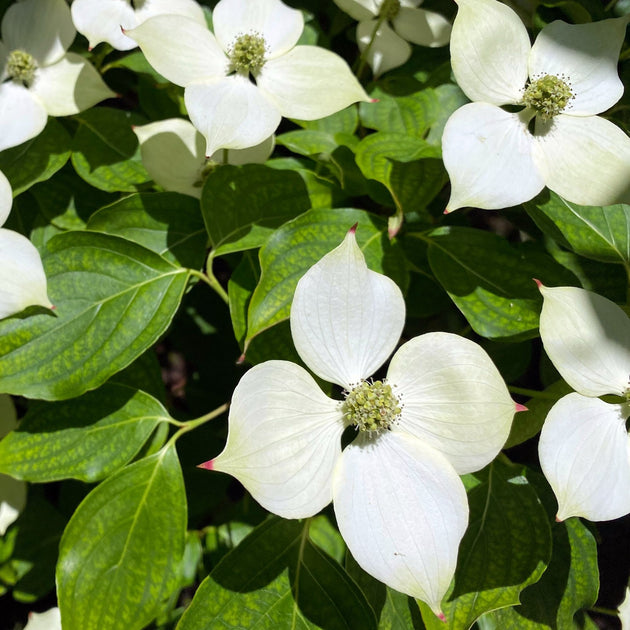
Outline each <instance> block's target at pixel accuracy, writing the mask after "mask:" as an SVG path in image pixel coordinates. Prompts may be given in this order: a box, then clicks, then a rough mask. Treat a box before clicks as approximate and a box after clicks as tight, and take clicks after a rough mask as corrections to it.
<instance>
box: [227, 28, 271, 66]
mask: <svg viewBox="0 0 630 630" xmlns="http://www.w3.org/2000/svg"><path fill="white" fill-rule="evenodd" d="M266 52H267V45H266V44H265V39H264V38H263V36H262V35H259V34H258V33H248V34H246V35H240V36H239V37H237V38H236V41H235V42H234V44H232V46H231V48H230V50H229V51H228V58H229V60H230V64H231V67H232V69H233V70H235V71H236V72H238V73H239V74H244V75H248V74H250V73H251V74H256V73H258V72H260V69H261V68H262V67H263V66H264V65H265V53H266Z"/></svg>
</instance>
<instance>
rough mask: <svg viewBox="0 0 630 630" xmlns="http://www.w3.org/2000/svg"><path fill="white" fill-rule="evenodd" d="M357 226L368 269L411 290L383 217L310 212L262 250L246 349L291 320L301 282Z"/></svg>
mask: <svg viewBox="0 0 630 630" xmlns="http://www.w3.org/2000/svg"><path fill="white" fill-rule="evenodd" d="M355 223H358V224H359V227H358V229H357V241H358V243H359V246H360V247H361V250H362V251H363V253H364V255H365V259H366V261H367V264H368V266H369V267H370V268H371V269H373V270H374V271H378V272H380V273H385V274H387V275H388V276H390V277H391V278H392V279H393V280H395V281H396V282H397V283H398V285H399V286H400V287H401V288H402V290H403V291H405V290H406V288H407V285H408V282H409V275H408V272H407V268H406V263H405V259H404V255H403V253H402V251H401V250H400V248H399V246H398V245H396V244H394V245H392V244H391V243H390V241H389V239H388V238H387V227H386V225H385V223H384V221H383V220H382V219H380V218H379V217H375V216H374V215H371V214H368V213H367V212H364V211H363V210H355V209H353V208H334V209H329V210H310V211H309V212H306V213H304V214H303V215H301V216H299V217H298V218H297V219H294V220H293V221H290V222H288V223H286V224H285V225H283V226H282V227H281V228H279V229H278V230H276V231H275V232H274V234H273V236H271V238H270V239H269V240H268V241H267V243H265V245H264V247H263V248H262V249H261V250H260V263H261V269H262V275H261V278H260V282H259V283H258V286H257V287H256V289H255V291H254V293H253V295H252V298H251V301H250V304H249V311H248V330H247V339H246V342H245V344H246V346H247V345H248V344H249V343H250V342H251V340H252V339H253V338H254V337H255V336H256V335H258V334H259V333H261V332H262V331H263V330H266V329H267V328H270V327H271V326H274V325H275V324H278V323H280V322H282V321H284V320H286V319H288V317H289V311H290V308H291V302H292V300H293V293H294V292H295V287H296V286H297V282H298V280H299V279H300V278H301V277H302V276H303V275H304V273H305V272H306V271H307V270H308V269H309V268H310V267H311V266H312V265H314V264H315V263H316V262H317V261H318V260H319V259H320V258H322V257H323V256H324V255H325V254H327V253H328V252H329V251H331V250H333V249H334V248H335V247H337V245H339V243H341V241H342V240H343V238H344V236H345V235H346V232H347V231H348V230H349V229H350V228H351V227H352V226H353V225H354V224H355Z"/></svg>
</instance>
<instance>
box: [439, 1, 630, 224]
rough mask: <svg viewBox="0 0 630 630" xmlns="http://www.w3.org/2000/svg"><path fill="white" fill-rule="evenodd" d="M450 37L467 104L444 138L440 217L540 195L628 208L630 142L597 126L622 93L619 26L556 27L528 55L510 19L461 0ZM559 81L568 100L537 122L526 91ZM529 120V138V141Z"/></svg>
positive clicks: (492, 5)
mask: <svg viewBox="0 0 630 630" xmlns="http://www.w3.org/2000/svg"><path fill="white" fill-rule="evenodd" d="M458 5H459V10H458V14H457V17H456V18H455V23H454V25H453V33H452V36H451V62H452V66H453V72H454V74H455V77H456V79H457V82H458V84H459V85H460V87H461V88H462V90H463V91H464V92H465V93H466V95H467V96H468V97H469V98H470V99H471V100H472V101H474V102H473V103H469V104H467V105H464V106H463V107H461V108H459V109H458V110H457V111H456V112H455V113H454V114H453V115H452V116H451V117H450V119H449V120H448V122H447V124H446V127H445V129H444V136H443V139H442V149H443V155H444V164H445V166H446V169H447V171H448V173H449V176H450V179H451V187H452V192H451V198H450V201H449V203H448V206H447V211H451V210H456V209H457V208H461V207H463V206H474V207H478V208H485V209H499V208H505V207H509V206H513V205H517V204H519V203H522V202H524V201H527V200H529V199H531V198H532V197H534V196H535V195H536V194H538V193H539V192H540V191H541V190H542V189H543V188H544V187H545V186H547V187H549V188H550V189H551V190H554V191H555V192H557V193H558V194H559V195H561V196H562V197H564V198H565V199H568V200H569V201H572V202H574V203H577V204H582V205H610V204H613V203H618V202H620V201H628V200H630V184H629V183H628V182H630V138H628V137H627V136H626V134H625V133H624V132H623V131H622V130H621V129H620V128H619V127H617V126H616V125H614V124H613V123H611V122H609V121H607V120H605V119H604V118H601V117H599V116H597V114H600V113H601V112H603V111H605V110H607V109H608V108H610V107H611V106H612V105H614V104H615V103H616V102H617V101H618V100H619V98H620V97H621V95H622V93H623V84H622V82H621V81H620V79H619V77H618V75H617V59H618V56H619V50H620V48H621V44H622V42H623V39H624V34H625V30H626V25H627V23H628V19H627V18H618V19H610V20H603V21H601V22H594V23H589V24H577V25H570V24H566V23H564V22H561V21H555V22H552V23H551V24H549V25H547V26H546V27H545V28H544V29H543V30H542V31H541V32H540V34H539V35H538V37H537V39H536V42H535V43H534V45H533V46H531V45H530V42H529V36H528V34H527V30H526V29H525V27H524V25H523V24H522V22H521V21H520V19H519V18H518V16H517V15H516V14H515V13H514V12H513V11H512V10H511V9H509V8H508V7H507V6H505V5H503V4H501V3H500V2H497V1H496V0H459V1H458ZM547 75H549V76H553V77H556V78H559V79H561V80H563V81H564V82H565V83H566V84H567V85H568V86H569V88H570V90H571V92H572V95H573V96H572V98H571V99H570V100H569V102H568V103H567V105H566V106H565V107H564V108H563V109H562V111H561V112H560V113H558V114H557V115H554V116H553V117H551V118H549V119H547V120H544V119H543V117H542V116H540V115H536V111H535V110H534V109H532V108H529V107H527V108H525V109H523V110H522V111H520V112H509V111H505V110H504V109H502V108H501V106H502V105H523V107H525V106H524V104H523V93H524V90H525V87H526V85H527V83H528V81H534V80H536V79H540V78H542V77H545V76H547ZM534 117H535V121H534V123H533V124H534V131H533V132H531V131H530V127H531V121H532V118H534Z"/></svg>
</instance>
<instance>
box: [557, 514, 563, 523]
mask: <svg viewBox="0 0 630 630" xmlns="http://www.w3.org/2000/svg"><path fill="white" fill-rule="evenodd" d="M556 523H562V519H561V518H560V517H559V516H558V515H557V514H556Z"/></svg>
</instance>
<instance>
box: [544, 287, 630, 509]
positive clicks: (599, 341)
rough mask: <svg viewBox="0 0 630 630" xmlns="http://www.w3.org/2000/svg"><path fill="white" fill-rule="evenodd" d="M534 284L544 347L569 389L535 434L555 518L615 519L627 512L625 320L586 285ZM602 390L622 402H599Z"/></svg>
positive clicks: (628, 351)
mask: <svg viewBox="0 0 630 630" xmlns="http://www.w3.org/2000/svg"><path fill="white" fill-rule="evenodd" d="M539 288H540V291H541V293H542V295H543V308H542V312H541V314H540V336H541V338H542V341H543V344H544V347H545V351H546V352H547V355H548V356H549V358H550V359H551V361H552V362H553V364H554V365H555V367H556V369H557V370H558V372H560V375H561V376H562V378H564V380H565V381H566V382H567V383H568V384H569V385H570V386H571V387H573V389H575V392H574V393H571V394H568V395H566V396H564V397H563V398H561V399H560V400H559V401H558V402H557V403H555V405H554V406H553V407H552V408H551V410H550V411H549V414H548V415H547V418H546V420H545V424H544V425H543V429H542V432H541V434H540V443H539V454H540V464H541V466H542V469H543V472H544V474H545V476H546V477H547V480H548V481H549V484H550V485H551V487H552V488H553V491H554V493H555V495H556V499H557V500H558V519H559V520H564V519H566V518H569V517H570V516H583V517H585V518H588V519H590V520H592V521H607V520H610V519H614V518H618V517H620V516H623V515H625V514H628V513H630V454H629V451H628V431H627V429H626V419H627V418H628V416H630V404H629V402H628V401H629V400H630V320H629V319H628V316H627V315H626V314H625V313H624V311H623V310H622V309H621V308H619V307H618V306H617V305H616V304H615V303H614V302H611V301H610V300H608V299H606V298H604V297H602V296H601V295H597V294H596V293H592V292H591V291H586V290H584V289H579V288H577V287H555V288H550V287H545V286H542V285H539ZM605 394H615V395H617V396H620V397H622V399H621V402H619V403H610V402H604V401H603V400H601V399H600V398H599V396H603V395H605Z"/></svg>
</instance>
